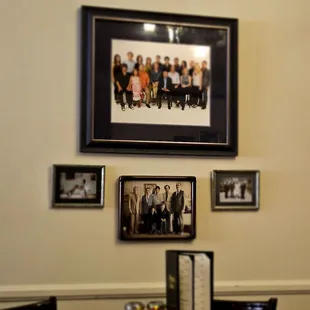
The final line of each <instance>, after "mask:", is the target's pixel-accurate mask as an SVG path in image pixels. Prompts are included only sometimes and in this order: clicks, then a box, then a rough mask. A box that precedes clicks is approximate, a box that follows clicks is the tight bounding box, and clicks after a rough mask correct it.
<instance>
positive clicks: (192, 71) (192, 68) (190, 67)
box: [188, 60, 195, 77]
mask: <svg viewBox="0 0 310 310" xmlns="http://www.w3.org/2000/svg"><path fill="white" fill-rule="evenodd" d="M194 68H195V62H194V60H191V61H190V62H189V68H188V74H189V75H190V76H191V77H193V73H194Z"/></svg>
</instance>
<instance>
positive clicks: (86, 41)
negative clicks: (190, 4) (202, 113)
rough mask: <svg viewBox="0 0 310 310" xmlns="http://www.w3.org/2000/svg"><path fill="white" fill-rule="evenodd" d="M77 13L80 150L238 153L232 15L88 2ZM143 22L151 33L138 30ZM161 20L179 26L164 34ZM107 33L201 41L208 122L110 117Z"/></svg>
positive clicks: (109, 36)
mask: <svg viewBox="0 0 310 310" xmlns="http://www.w3.org/2000/svg"><path fill="white" fill-rule="evenodd" d="M81 14H82V17H81V19H82V25H81V69H82V70H81V125H80V151H81V152H85V153H123V154H124V153H125V154H153V155H177V156H205V157H206V156H209V157H236V156H237V155H238V20H237V19H234V18H224V17H223V18H222V17H209V16H196V15H185V14H184V15H182V14H171V13H158V12H143V11H133V10H125V9H111V8H104V7H91V6H82V8H81ZM146 24H147V25H149V24H152V25H156V27H157V28H158V31H157V32H156V33H155V34H154V36H152V35H150V34H149V33H145V32H144V31H143V25H146ZM168 28H169V29H170V30H171V29H172V30H171V31H174V32H178V33H179V34H178V37H177V38H174V39H173V40H174V41H173V40H172V41H171V38H170V37H169V31H170V30H169V29H168ZM168 30H169V31H168ZM180 33H181V34H180ZM114 39H119V40H134V41H141V42H154V43H167V44H170V43H171V44H187V45H195V46H199V45H200V46H208V48H210V51H211V52H210V55H211V56H210V68H211V69H210V81H211V82H210V86H207V89H208V87H209V88H210V89H211V90H210V91H211V92H210V94H209V95H208V96H209V103H208V104H209V107H208V106H207V108H208V109H209V110H208V111H209V112H208V113H209V114H208V115H209V116H208V123H207V120H206V123H204V122H203V124H206V125H201V124H200V125H192V124H191V123H190V122H188V124H186V123H182V124H181V125H180V124H178V125H175V124H174V123H173V122H171V123H170V122H168V124H162V123H160V122H159V121H158V122H156V121H155V122H154V123H147V124H144V123H135V122H132V123H131V122H129V123H128V122H127V123H124V122H115V121H112V110H113V109H112V107H113V106H112V102H113V101H112V100H113V99H112V92H111V87H112V86H111V85H112V82H113V80H112V75H111V66H112V64H111V62H112V61H111V59H112V57H113V55H112V41H113V40H114ZM126 51H127V49H126ZM113 54H114V53H113ZM158 54H160V55H161V57H162V58H164V56H165V50H161V49H160V48H159V49H158ZM135 56H136V55H135ZM199 63H200V60H199ZM113 104H115V103H113ZM177 106H178V105H177ZM118 108H120V106H119V107H118ZM155 108H157V107H156V106H155V107H154V109H155ZM174 108H175V107H174ZM174 108H172V110H173V109H174ZM163 109H166V108H163ZM175 109H176V108H175ZM151 110H153V107H152V109H150V110H149V111H151ZM172 110H170V111H168V109H167V113H168V112H169V113H172ZM187 111H189V112H190V109H189V107H188V108H186V109H185V111H183V112H184V113H187ZM128 112H132V113H134V112H135V111H128ZM126 113H127V112H126ZM146 119H148V116H147V117H146Z"/></svg>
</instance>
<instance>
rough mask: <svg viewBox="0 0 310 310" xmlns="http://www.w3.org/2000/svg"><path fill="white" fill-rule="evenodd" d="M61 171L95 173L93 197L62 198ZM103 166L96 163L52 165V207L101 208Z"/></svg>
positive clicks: (103, 198) (103, 183)
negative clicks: (94, 193)
mask: <svg viewBox="0 0 310 310" xmlns="http://www.w3.org/2000/svg"><path fill="white" fill-rule="evenodd" d="M61 173H71V174H74V173H91V174H95V175H96V180H95V181H96V197H95V198H94V199H90V198H85V199H68V198H65V199H62V198H61V197H60V194H61V190H60V175H61ZM105 174H106V169H105V166H97V165H91V166H88V165H53V199H52V207H53V208H70V209H74V208H76V209H102V208H103V207H104V201H105Z"/></svg>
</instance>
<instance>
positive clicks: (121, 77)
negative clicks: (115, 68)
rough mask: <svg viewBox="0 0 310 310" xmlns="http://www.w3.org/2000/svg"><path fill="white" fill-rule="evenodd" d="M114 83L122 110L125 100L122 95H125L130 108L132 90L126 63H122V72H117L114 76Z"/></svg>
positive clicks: (123, 109) (131, 107)
mask: <svg viewBox="0 0 310 310" xmlns="http://www.w3.org/2000/svg"><path fill="white" fill-rule="evenodd" d="M116 85H117V95H118V98H119V100H120V103H121V109H122V111H125V101H124V95H125V97H126V102H127V104H128V107H129V108H130V109H133V106H132V92H131V89H130V75H129V74H128V72H127V65H126V64H123V65H122V72H121V73H119V74H118V75H117V77H116Z"/></svg>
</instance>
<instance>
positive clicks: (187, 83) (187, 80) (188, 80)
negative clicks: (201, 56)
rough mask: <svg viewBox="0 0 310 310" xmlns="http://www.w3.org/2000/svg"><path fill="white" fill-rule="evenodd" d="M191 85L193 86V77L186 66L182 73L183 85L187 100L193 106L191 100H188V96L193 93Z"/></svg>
mask: <svg viewBox="0 0 310 310" xmlns="http://www.w3.org/2000/svg"><path fill="white" fill-rule="evenodd" d="M191 86H192V77H191V76H190V75H189V74H188V69H187V68H186V67H185V68H184V69H183V73H182V75H181V87H182V88H183V90H184V95H185V97H186V98H185V102H187V101H188V102H189V106H190V107H191V104H190V101H189V100H187V96H190V94H191V91H192V89H191Z"/></svg>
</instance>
